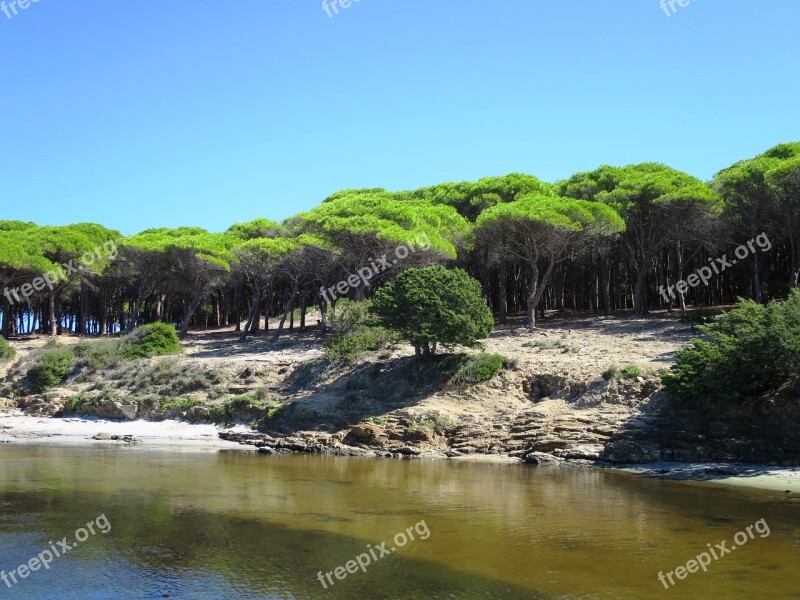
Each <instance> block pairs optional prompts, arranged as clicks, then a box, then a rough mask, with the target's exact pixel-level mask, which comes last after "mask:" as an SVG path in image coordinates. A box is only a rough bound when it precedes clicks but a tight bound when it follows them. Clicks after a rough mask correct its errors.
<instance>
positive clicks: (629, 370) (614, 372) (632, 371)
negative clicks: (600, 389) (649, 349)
mask: <svg viewBox="0 0 800 600" xmlns="http://www.w3.org/2000/svg"><path fill="white" fill-rule="evenodd" d="M641 374H642V369H641V367H639V366H638V365H625V366H623V367H621V366H619V365H611V366H610V367H608V369H606V370H605V371H603V379H605V380H606V381H610V380H611V379H619V378H620V377H624V378H625V379H634V378H636V377H639V375H641Z"/></svg>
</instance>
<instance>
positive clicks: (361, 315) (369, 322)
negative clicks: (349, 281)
mask: <svg viewBox="0 0 800 600" xmlns="http://www.w3.org/2000/svg"><path fill="white" fill-rule="evenodd" d="M371 307H372V301H371V300H362V301H361V302H353V301H351V300H348V299H347V298H342V299H341V300H338V301H337V302H336V308H335V309H333V310H331V312H330V316H329V318H328V325H329V326H330V329H331V331H332V333H333V334H334V335H340V336H345V335H347V334H349V333H353V332H355V331H357V330H359V329H361V328H363V327H374V326H376V325H378V324H379V323H378V322H377V319H376V317H375V315H374V314H373V313H372V312H371Z"/></svg>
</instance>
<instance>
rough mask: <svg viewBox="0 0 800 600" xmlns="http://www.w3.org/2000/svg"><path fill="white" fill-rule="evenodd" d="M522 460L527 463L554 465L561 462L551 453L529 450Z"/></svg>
mask: <svg viewBox="0 0 800 600" xmlns="http://www.w3.org/2000/svg"><path fill="white" fill-rule="evenodd" d="M522 460H523V462H525V463H527V464H529V465H539V466H551V467H555V466H558V465H560V464H561V460H560V459H559V458H557V457H555V456H553V455H552V454H547V453H546V452H529V453H528V454H526V455H525V457H524V458H523V459H522Z"/></svg>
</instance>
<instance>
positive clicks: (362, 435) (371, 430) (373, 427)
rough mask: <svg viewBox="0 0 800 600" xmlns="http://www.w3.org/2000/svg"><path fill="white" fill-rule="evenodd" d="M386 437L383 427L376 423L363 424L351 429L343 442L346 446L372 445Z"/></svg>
mask: <svg viewBox="0 0 800 600" xmlns="http://www.w3.org/2000/svg"><path fill="white" fill-rule="evenodd" d="M383 435H384V431H383V427H381V426H380V425H377V424H376V423H361V424H359V425H356V426H354V427H353V428H351V429H350V432H349V433H348V434H347V435H346V436H345V438H344V440H343V442H344V443H345V444H350V443H354V442H355V443H358V444H372V443H375V442H376V441H378V438H380V437H382V436H383Z"/></svg>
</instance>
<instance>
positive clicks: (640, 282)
mask: <svg viewBox="0 0 800 600" xmlns="http://www.w3.org/2000/svg"><path fill="white" fill-rule="evenodd" d="M633 311H634V312H635V313H636V314H637V315H644V314H647V261H645V260H643V261H642V263H640V264H638V265H636V284H635V285H634V288H633Z"/></svg>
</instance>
